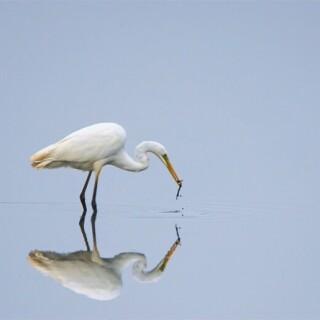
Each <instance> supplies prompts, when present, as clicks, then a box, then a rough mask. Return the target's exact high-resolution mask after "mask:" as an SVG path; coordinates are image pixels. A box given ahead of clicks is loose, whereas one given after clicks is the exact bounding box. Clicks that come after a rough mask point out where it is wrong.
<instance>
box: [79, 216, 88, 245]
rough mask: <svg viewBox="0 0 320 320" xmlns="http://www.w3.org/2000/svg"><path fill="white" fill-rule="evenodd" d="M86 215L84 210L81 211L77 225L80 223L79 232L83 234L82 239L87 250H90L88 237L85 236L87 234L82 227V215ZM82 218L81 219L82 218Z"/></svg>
mask: <svg viewBox="0 0 320 320" xmlns="http://www.w3.org/2000/svg"><path fill="white" fill-rule="evenodd" d="M85 215H86V211H83V214H82V216H81V219H80V222H79V225H80V230H81V233H82V236H83V240H84V242H85V244H86V247H87V251H90V246H89V242H88V238H87V234H86V230H85V229H84V223H83V222H84V216H85ZM82 218H83V219H82Z"/></svg>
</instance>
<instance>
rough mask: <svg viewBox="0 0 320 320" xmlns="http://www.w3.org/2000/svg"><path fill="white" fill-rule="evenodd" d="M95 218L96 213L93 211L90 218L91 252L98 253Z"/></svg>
mask: <svg viewBox="0 0 320 320" xmlns="http://www.w3.org/2000/svg"><path fill="white" fill-rule="evenodd" d="M96 217H97V211H93V213H92V216H91V227H92V238H93V251H98V247H97V236H96Z"/></svg>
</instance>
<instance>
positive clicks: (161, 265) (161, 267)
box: [154, 239, 180, 272]
mask: <svg viewBox="0 0 320 320" xmlns="http://www.w3.org/2000/svg"><path fill="white" fill-rule="evenodd" d="M179 244H180V239H177V240H176V241H175V243H174V244H173V245H172V247H171V248H170V249H169V251H168V252H167V254H166V255H165V256H164V258H163V259H162V260H161V261H160V262H159V263H158V265H157V266H156V267H155V269H154V270H159V271H161V272H163V271H164V269H165V267H166V265H167V263H168V262H169V260H170V258H171V257H172V255H173V253H174V252H175V250H176V249H177V246H178V245H179Z"/></svg>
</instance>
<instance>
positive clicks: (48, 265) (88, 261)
mask: <svg viewBox="0 0 320 320" xmlns="http://www.w3.org/2000/svg"><path fill="white" fill-rule="evenodd" d="M93 231H95V228H94V224H93ZM82 232H83V235H84V239H85V242H86V246H87V251H75V252H71V253H58V252H54V251H40V250H33V251H31V252H30V253H29V256H28V262H29V263H30V264H31V265H32V266H33V267H35V268H36V269H38V270H39V271H41V272H42V273H44V274H46V275H48V276H50V277H52V278H53V279H54V280H56V281H58V282H59V283H61V284H62V285H63V286H65V287H67V288H69V289H71V290H73V291H74V292H76V293H78V294H83V295H86V296H87V297H89V298H92V299H97V300H111V299H114V298H116V297H118V296H119V294H120V291H121V287H122V272H123V270H124V269H125V268H126V267H127V266H129V265H130V264H131V265H132V276H133V278H134V279H135V280H137V281H140V282H155V281H158V280H159V279H160V278H161V276H162V274H163V272H164V270H165V268H166V265H167V263H168V261H169V260H170V258H171V257H172V255H173V253H174V251H175V250H176V248H177V246H178V245H179V244H180V236H179V233H178V227H177V226H176V233H177V239H176V241H175V242H174V243H173V245H172V246H171V247H170V249H169V250H168V252H167V253H166V254H165V256H164V257H163V258H162V259H161V261H160V262H159V263H158V264H157V265H156V266H155V267H154V268H152V269H151V270H149V271H146V268H147V258H146V256H145V255H144V254H142V253H138V252H122V253H119V254H117V255H116V256H114V257H113V258H103V257H101V256H100V254H99V251H98V249H97V243H96V238H95V233H94V234H93V242H94V243H93V250H92V251H91V250H90V248H89V245H88V241H87V237H86V234H85V230H84V229H82Z"/></svg>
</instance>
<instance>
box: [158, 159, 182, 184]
mask: <svg viewBox="0 0 320 320" xmlns="http://www.w3.org/2000/svg"><path fill="white" fill-rule="evenodd" d="M160 159H161V160H162V162H163V163H164V164H165V166H166V167H167V169H168V170H169V172H170V173H171V175H172V177H173V179H174V180H175V181H176V183H177V184H178V185H179V186H181V184H182V180H180V179H179V177H178V175H177V173H176V171H175V170H174V168H173V166H172V164H171V162H170V161H169V158H168V156H167V155H166V154H164V155H163V156H162V157H161V158H160Z"/></svg>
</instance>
